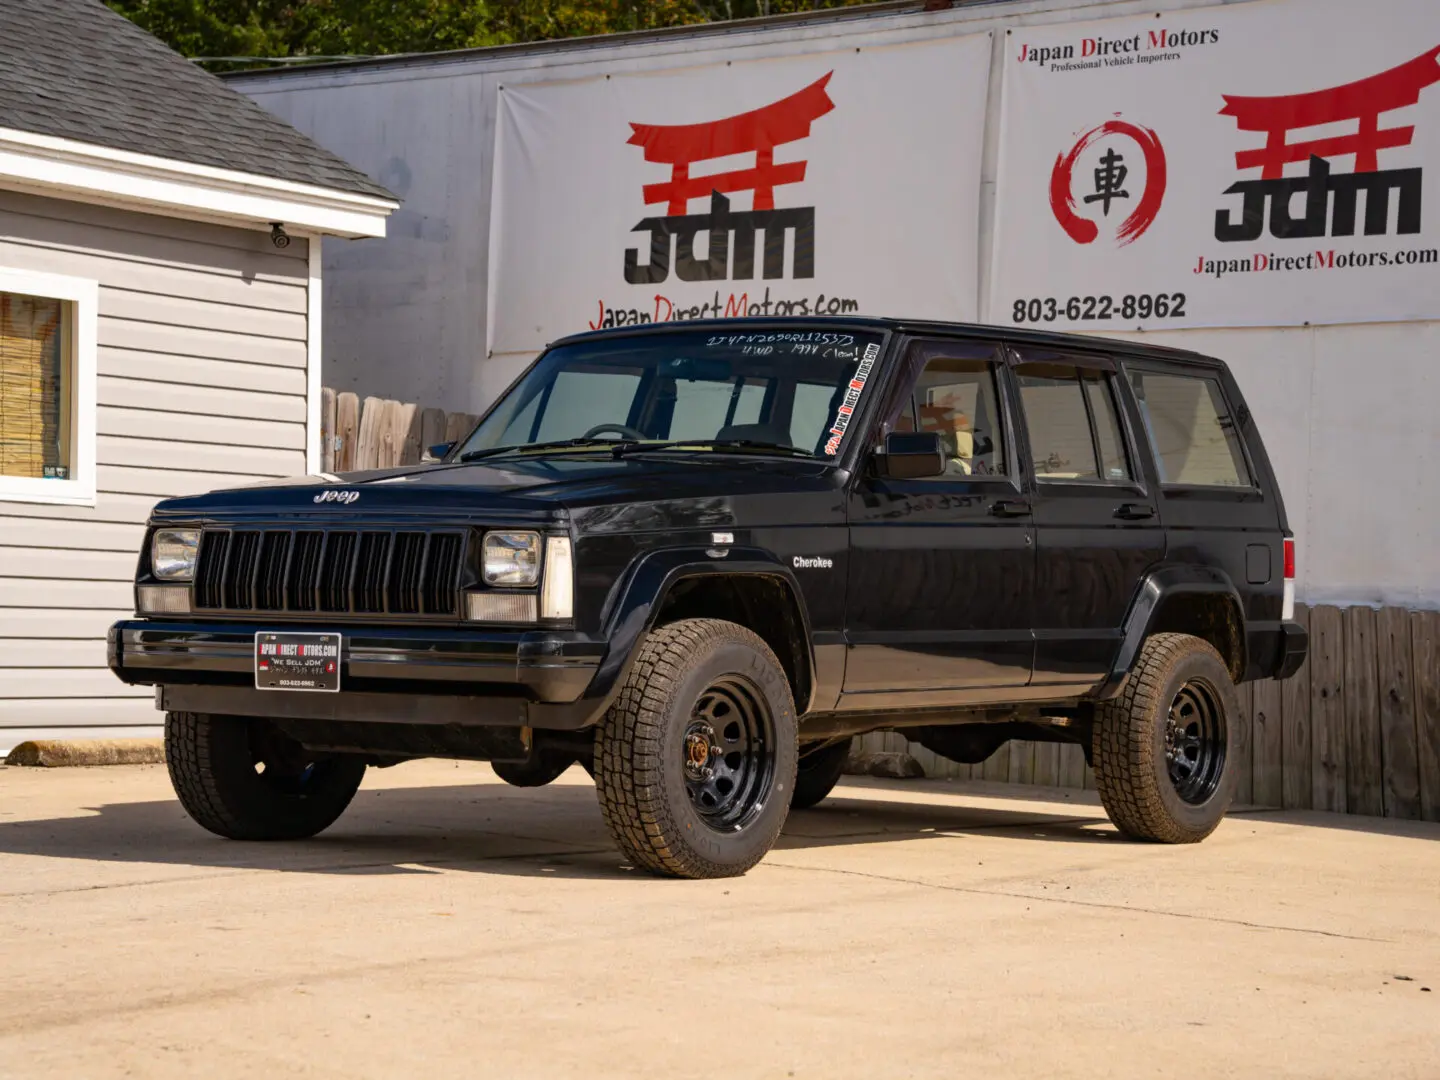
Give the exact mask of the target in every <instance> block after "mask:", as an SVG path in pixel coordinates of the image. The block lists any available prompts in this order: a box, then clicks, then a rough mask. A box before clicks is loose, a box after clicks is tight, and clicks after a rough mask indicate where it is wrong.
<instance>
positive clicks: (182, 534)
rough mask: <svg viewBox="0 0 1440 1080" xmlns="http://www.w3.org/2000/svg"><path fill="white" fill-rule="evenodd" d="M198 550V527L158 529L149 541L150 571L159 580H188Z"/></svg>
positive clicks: (191, 574) (193, 573) (193, 574)
mask: <svg viewBox="0 0 1440 1080" xmlns="http://www.w3.org/2000/svg"><path fill="white" fill-rule="evenodd" d="M199 550H200V530H199V529H159V530H157V531H156V533H155V538H154V539H153V540H151V541H150V572H151V573H152V574H154V575H155V576H156V577H157V578H159V579H160V580H161V581H190V580H192V579H193V578H194V577H195V558H196V555H197V554H198V552H199Z"/></svg>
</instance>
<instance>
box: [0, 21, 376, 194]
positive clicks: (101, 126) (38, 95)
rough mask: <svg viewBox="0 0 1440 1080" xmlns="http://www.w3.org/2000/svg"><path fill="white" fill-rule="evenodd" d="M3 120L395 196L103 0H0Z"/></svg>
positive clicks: (7, 124) (15, 126) (42, 131)
mask: <svg viewBox="0 0 1440 1080" xmlns="http://www.w3.org/2000/svg"><path fill="white" fill-rule="evenodd" d="M0 127H3V128H10V129H12V130H19V131H28V132H34V133H36V134H39V135H50V136H55V137H57V138H62V139H73V140H75V141H77V142H84V143H91V144H94V145H98V146H106V147H111V148H113V149H117V150H129V151H132V152H134V153H137V154H149V155H152V156H154V157H162V158H169V159H171V160H174V161H184V162H189V163H191V164H195V165H209V166H213V167H215V168H219V169H230V170H234V171H236V172H244V173H251V174H255V175H259V176H267V177H272V178H275V179H279V180H289V181H293V182H295V183H298V184H310V185H313V186H315V187H321V188H328V189H330V190H332V191H344V192H350V193H353V194H359V195H372V196H377V197H379V198H383V199H390V200H395V198H396V197H395V196H394V195H392V194H391V193H390V192H388V191H386V190H385V189H384V188H383V187H381V186H380V185H379V184H377V183H375V182H374V181H373V180H371V179H370V178H369V177H368V176H366V175H365V174H364V173H362V172H360V171H359V170H358V169H356V168H355V167H354V166H352V165H350V164H348V163H346V162H345V161H343V160H341V159H340V158H338V157H336V156H335V155H334V154H332V153H330V151H328V150H325V149H323V148H321V147H320V146H317V145H316V144H315V143H314V142H312V141H311V140H310V139H309V138H308V137H306V136H305V135H302V134H301V133H300V132H298V131H296V130H295V129H294V128H292V127H291V126H290V125H289V124H287V123H285V122H284V121H283V120H281V119H280V118H279V117H276V116H272V115H271V114H270V113H268V112H266V111H265V110H264V109H262V108H261V107H260V106H259V105H256V104H255V103H254V102H253V101H251V100H250V99H249V98H247V97H245V96H244V95H243V94H240V93H239V92H237V91H235V90H232V89H230V88H229V87H228V86H226V85H225V84H224V83H223V82H222V81H221V80H220V79H217V78H216V77H215V76H213V75H211V74H209V73H208V72H206V71H203V70H201V69H200V68H198V67H196V66H195V65H194V64H193V63H191V62H190V61H189V60H186V59H185V58H184V57H182V56H180V55H179V54H178V53H176V52H174V51H172V50H171V49H170V48H169V47H168V46H167V45H165V44H164V43H162V42H161V41H159V40H158V39H157V38H154V37H152V36H151V35H150V34H148V33H146V32H145V31H144V30H141V29H140V28H139V27H138V26H136V25H135V24H134V23H132V22H130V20H128V19H126V18H124V17H123V16H121V15H117V14H116V13H115V12H113V11H111V10H110V9H109V8H107V7H106V6H105V5H104V4H102V3H100V2H99V0H0ZM396 201H398V200H396Z"/></svg>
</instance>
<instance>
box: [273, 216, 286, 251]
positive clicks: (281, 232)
mask: <svg viewBox="0 0 1440 1080" xmlns="http://www.w3.org/2000/svg"><path fill="white" fill-rule="evenodd" d="M270 242H271V243H272V244H274V245H275V246H276V247H277V248H279V249H280V250H281V251H284V250H285V249H286V248H287V247H289V246H290V237H289V235H288V234H287V233H286V232H285V226H284V225H282V224H281V223H280V222H278V221H274V222H271V223H270Z"/></svg>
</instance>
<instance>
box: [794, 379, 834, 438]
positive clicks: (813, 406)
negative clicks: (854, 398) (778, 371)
mask: <svg viewBox="0 0 1440 1080" xmlns="http://www.w3.org/2000/svg"><path fill="white" fill-rule="evenodd" d="M834 397H835V388H834V387H833V386H826V385H824V384H823V383H808V382H802V383H796V384H795V402H794V404H793V405H792V406H791V407H790V445H791V446H798V447H799V448H800V449H801V450H810V451H812V452H818V451H819V449H820V448H819V447H818V446H816V445H814V444H815V433H816V432H817V431H820V432H823V431H824V430H825V429H826V428H827V427H828V426H829V424H830V417H832V416H834V415H835V410H834V408H833V407H832V405H831V399H832V398H834ZM823 441H824V436H822V437H821V442H822V443H823Z"/></svg>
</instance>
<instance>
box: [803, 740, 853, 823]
mask: <svg viewBox="0 0 1440 1080" xmlns="http://www.w3.org/2000/svg"><path fill="white" fill-rule="evenodd" d="M849 757H850V740H849V739H845V740H843V741H842V742H838V743H831V744H830V745H828V746H821V747H820V748H819V749H816V750H808V751H805V750H802V751H801V753H800V768H799V769H798V770H797V771H796V773H795V794H794V795H792V796H791V797H790V809H791V810H808V809H810V807H812V806H814V805H815V804H816V803H818V802H820V801H821V800H822V799H824V798H825V796H827V795H829V794H830V792H831V791H832V790H833V789H834V787H835V785H836V784H838V783H839V782H840V775H841V774H842V773H843V772H844V771H845V762H846V761H847V760H848V759H849Z"/></svg>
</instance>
